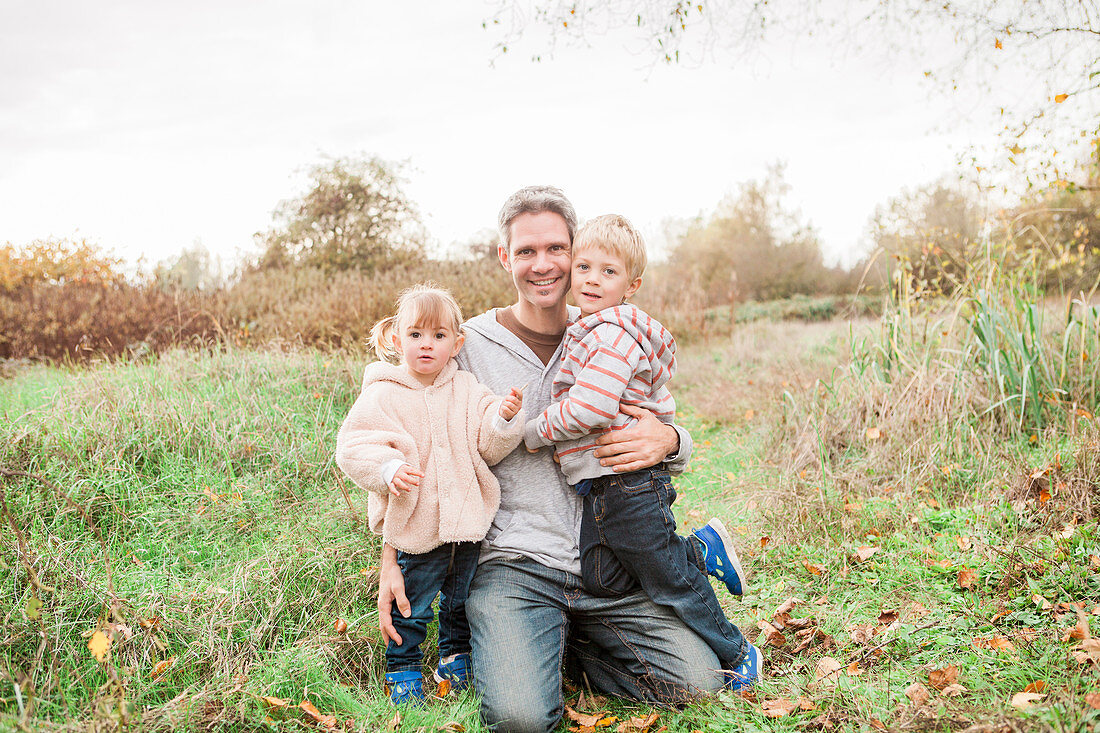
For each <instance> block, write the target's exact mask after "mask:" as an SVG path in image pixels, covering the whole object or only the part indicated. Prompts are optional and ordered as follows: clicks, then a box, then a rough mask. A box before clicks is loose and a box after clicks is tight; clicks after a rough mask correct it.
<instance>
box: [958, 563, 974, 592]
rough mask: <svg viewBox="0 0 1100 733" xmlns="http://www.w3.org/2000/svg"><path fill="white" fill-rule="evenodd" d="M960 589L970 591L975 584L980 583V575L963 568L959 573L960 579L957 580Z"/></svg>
mask: <svg viewBox="0 0 1100 733" xmlns="http://www.w3.org/2000/svg"><path fill="white" fill-rule="evenodd" d="M957 582H958V584H959V587H960V588H962V589H963V590H969V589H970V588H973V587H974V584H975V583H977V582H978V574H977V573H976V572H974V571H973V570H971V569H970V568H963V569H962V570H960V571H959V577H958V579H957Z"/></svg>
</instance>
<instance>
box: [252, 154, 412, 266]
mask: <svg viewBox="0 0 1100 733" xmlns="http://www.w3.org/2000/svg"><path fill="white" fill-rule="evenodd" d="M399 174H400V167H399V166H396V165H394V164H392V163H388V162H386V161H384V160H381V159H380V158H376V157H348V158H336V159H333V160H330V161H329V162H327V163H324V164H319V165H316V166H314V167H313V168H312V169H311V170H310V172H309V175H310V180H311V183H312V185H311V187H310V189H309V191H307V192H306V193H305V194H303V195H302V196H299V197H298V198H294V199H289V200H287V201H283V202H282V203H280V204H279V207H278V208H277V209H276V210H275V213H274V218H275V220H276V226H275V227H274V228H272V229H271V230H270V231H268V232H266V233H263V234H258V235H257V238H258V240H259V241H260V244H261V246H262V247H263V253H262V254H261V255H260V258H259V262H258V266H259V267H260V268H262V269H264V268H279V267H286V266H289V265H294V264H298V265H307V266H313V267H319V268H321V269H324V270H350V269H359V270H364V271H367V272H372V271H374V270H378V269H386V268H388V267H393V266H395V265H398V264H401V263H403V262H408V261H409V260H410V259H412V258H413V257H414V256H415V255H416V254H417V253H419V252H420V251H421V250H422V248H423V243H424V239H425V237H424V234H423V231H422V227H421V224H420V219H419V216H418V213H417V211H416V207H415V206H414V205H413V203H412V202H411V201H410V200H409V199H408V197H406V195H405V193H404V191H402V190H401V178H400V175H399Z"/></svg>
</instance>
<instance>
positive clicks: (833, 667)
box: [814, 657, 844, 685]
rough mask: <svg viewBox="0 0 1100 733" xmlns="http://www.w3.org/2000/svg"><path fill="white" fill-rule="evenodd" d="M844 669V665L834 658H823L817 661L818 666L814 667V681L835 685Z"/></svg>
mask: <svg viewBox="0 0 1100 733" xmlns="http://www.w3.org/2000/svg"><path fill="white" fill-rule="evenodd" d="M843 669H844V665H843V664H841V663H840V662H838V661H837V660H836V659H834V658H833V657H822V658H821V659H819V660H817V665H816V666H815V667H814V679H815V680H817V681H818V682H825V683H827V684H833V685H835V684H836V683H837V681H838V680H839V679H840V672H841V670H843Z"/></svg>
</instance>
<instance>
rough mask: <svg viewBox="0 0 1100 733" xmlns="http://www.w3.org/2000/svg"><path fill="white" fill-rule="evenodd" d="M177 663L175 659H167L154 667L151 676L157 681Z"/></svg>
mask: <svg viewBox="0 0 1100 733" xmlns="http://www.w3.org/2000/svg"><path fill="white" fill-rule="evenodd" d="M175 663H176V658H175V657H168V658H167V659H163V660H161V661H159V662H157V663H156V664H155V665H154V666H153V672H152V674H150V675H149V676H150V677H151V678H153V679H156V678H157V677H160V676H161V675H162V674H164V673H165V672H167V671H168V669H169V668H170V667H171V666H172V665H173V664H175Z"/></svg>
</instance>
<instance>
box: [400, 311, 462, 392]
mask: <svg viewBox="0 0 1100 733" xmlns="http://www.w3.org/2000/svg"><path fill="white" fill-rule="evenodd" d="M465 340H466V337H465V336H464V335H463V334H462V333H461V332H459V331H457V329H456V328H455V327H454V326H432V327H430V328H429V327H425V326H414V325H411V324H402V325H401V328H399V329H398V333H395V334H394V335H393V343H394V346H396V347H397V350H398V351H400V352H401V358H402V359H403V360H404V361H405V367H406V368H407V369H408V370H409V374H411V375H413V376H414V377H416V378H417V379H418V380H420V383H421V384H423V385H425V386H427V385H429V384H432V383H433V382H434V381H435V378H436V376H437V375H438V374H439V373H440V372H441V371H443V367H445V366H446V365H447V362H448V361H450V359H451V358H453V357H455V356H457V355H458V352H459V351H461V350H462V342H463V341H465Z"/></svg>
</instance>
